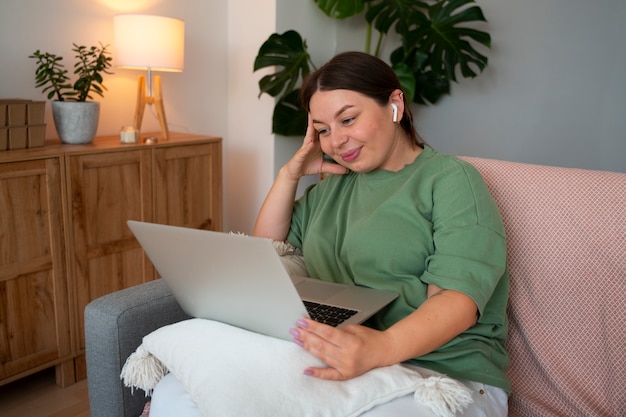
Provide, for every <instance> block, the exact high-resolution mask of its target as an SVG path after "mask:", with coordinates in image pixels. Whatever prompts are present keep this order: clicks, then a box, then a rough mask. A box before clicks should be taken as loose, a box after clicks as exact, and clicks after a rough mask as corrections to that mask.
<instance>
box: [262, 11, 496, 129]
mask: <svg viewBox="0 0 626 417" xmlns="http://www.w3.org/2000/svg"><path fill="white" fill-rule="evenodd" d="M313 1H315V3H316V4H317V6H318V7H319V8H320V9H321V10H322V11H323V12H324V13H325V14H326V15H327V16H329V17H331V18H335V19H345V18H348V17H351V16H356V15H359V14H362V15H363V17H364V19H365V21H366V29H367V31H366V42H365V52H367V53H371V54H373V55H375V56H379V54H380V50H381V46H382V44H383V40H384V38H385V36H386V35H387V34H388V33H389V31H390V30H391V29H395V32H396V33H397V34H398V35H399V38H400V43H401V44H400V45H399V46H398V47H397V48H396V49H395V50H393V51H392V52H391V54H390V56H389V61H390V64H391V66H392V68H393V70H394V71H395V72H396V74H397V75H398V78H399V79H400V82H401V84H402V87H403V90H404V92H405V94H406V95H407V97H408V98H409V99H410V100H411V101H412V102H414V103H418V104H428V103H435V102H437V101H438V100H439V99H440V98H441V97H442V96H444V95H446V94H449V93H450V85H451V82H457V76H458V75H459V74H460V75H461V76H462V77H464V78H467V77H475V76H476V75H478V72H482V71H483V69H484V68H485V67H486V66H487V57H486V56H484V55H483V54H481V53H480V52H479V51H478V50H477V49H476V46H478V45H483V46H484V47H486V48H489V47H490V46H491V37H490V35H489V34H488V33H486V32H483V31H481V30H478V29H475V28H472V27H471V25H472V24H475V23H477V22H485V21H486V20H485V17H484V15H483V13H482V11H481V9H480V8H479V7H478V6H477V5H475V3H474V1H473V0H423V1H419V0H313ZM372 29H374V30H375V31H376V32H378V39H377V42H376V46H375V48H374V51H372V37H373V35H374V33H373V32H374V31H373V30H372ZM266 67H277V68H278V69H277V70H276V72H274V73H273V74H269V75H266V76H264V77H263V78H261V80H260V81H259V89H260V93H259V95H261V94H263V93H266V94H269V95H270V96H272V97H276V98H278V100H277V102H276V105H275V107H274V115H273V120H272V131H273V132H274V133H277V134H281V135H284V136H301V135H303V134H304V132H305V130H306V120H307V119H306V113H305V111H304V110H303V109H302V108H301V107H300V105H299V102H298V93H299V87H298V82H299V81H300V80H301V79H302V78H304V77H306V75H307V74H309V72H310V71H311V68H313V69H316V68H315V65H314V64H313V62H312V60H311V57H310V55H309V53H308V52H307V44H306V41H304V40H303V39H302V37H301V36H300V34H299V33H298V32H296V31H294V30H289V31H287V32H285V33H283V34H280V35H279V34H276V33H275V34H272V35H271V36H270V37H269V38H268V39H267V40H266V41H265V42H264V43H263V45H261V48H260V49H259V52H258V54H257V57H256V59H255V62H254V71H257V70H259V69H262V68H266Z"/></svg>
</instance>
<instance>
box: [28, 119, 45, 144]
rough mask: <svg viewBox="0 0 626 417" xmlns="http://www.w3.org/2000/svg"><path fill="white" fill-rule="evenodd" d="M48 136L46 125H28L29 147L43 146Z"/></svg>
mask: <svg viewBox="0 0 626 417" xmlns="http://www.w3.org/2000/svg"><path fill="white" fill-rule="evenodd" d="M45 138H46V125H45V124H40V125H28V141H27V143H26V147H27V148H39V147H41V146H43V144H44V142H45Z"/></svg>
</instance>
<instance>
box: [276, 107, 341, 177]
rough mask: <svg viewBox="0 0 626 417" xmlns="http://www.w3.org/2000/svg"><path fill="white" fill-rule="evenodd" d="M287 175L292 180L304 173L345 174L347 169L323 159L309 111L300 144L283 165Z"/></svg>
mask: <svg viewBox="0 0 626 417" xmlns="http://www.w3.org/2000/svg"><path fill="white" fill-rule="evenodd" d="M284 168H285V173H286V174H287V176H288V177H289V178H290V179H291V180H294V181H297V180H299V179H300V177H302V176H304V175H319V174H346V173H347V172H348V169H347V168H346V167H344V166H341V165H339V164H336V163H333V162H329V161H325V160H324V153H323V152H322V147H321V145H320V141H319V136H318V133H317V131H316V130H315V128H313V120H312V118H311V114H310V113H309V120H308V126H307V129H306V134H305V135H304V140H303V141H302V146H301V147H300V149H298V151H297V152H296V153H295V154H294V156H293V157H292V158H291V159H290V160H289V162H287V164H286V165H285V166H284Z"/></svg>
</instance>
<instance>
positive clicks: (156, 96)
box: [135, 75, 170, 140]
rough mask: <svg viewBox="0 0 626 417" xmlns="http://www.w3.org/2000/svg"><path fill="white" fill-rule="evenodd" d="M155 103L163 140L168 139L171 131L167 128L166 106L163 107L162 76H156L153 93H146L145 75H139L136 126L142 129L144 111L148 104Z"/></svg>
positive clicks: (139, 129)
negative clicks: (149, 94) (150, 94)
mask: <svg viewBox="0 0 626 417" xmlns="http://www.w3.org/2000/svg"><path fill="white" fill-rule="evenodd" d="M147 104H148V105H152V104H154V106H155V109H156V114H157V118H158V119H159V125H160V126H161V134H162V135H163V138H162V139H163V140H168V139H169V136H170V133H169V130H168V129H167V121H166V119H165V108H164V107H163V93H162V90H161V77H160V76H158V75H155V76H154V87H153V95H152V96H148V95H146V79H145V77H144V76H143V75H141V76H139V84H138V88H137V105H136V107H135V128H136V129H137V131H139V132H140V131H141V123H142V121H143V112H144V110H145V108H146V105H147Z"/></svg>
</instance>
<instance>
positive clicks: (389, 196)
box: [288, 147, 510, 391]
mask: <svg viewBox="0 0 626 417" xmlns="http://www.w3.org/2000/svg"><path fill="white" fill-rule="evenodd" d="M288 240H289V242H290V243H291V244H292V245H294V246H296V247H298V248H300V249H302V250H303V252H304V258H305V263H306V267H307V270H308V272H309V275H310V276H311V277H315V278H319V279H323V280H328V281H334V282H342V283H349V284H355V285H362V286H365V287H370V288H381V289H386V290H392V291H395V292H397V293H399V294H400V296H399V297H398V299H396V301H394V302H393V303H392V304H391V305H390V306H389V307H387V308H386V309H385V310H383V311H382V312H380V313H379V314H377V315H376V316H375V317H373V318H372V319H371V320H370V321H369V322H368V323H367V324H368V325H370V326H372V327H374V328H377V329H381V330H383V329H386V328H388V327H390V326H391V325H393V324H394V323H396V322H397V321H399V320H401V319H402V318H404V317H406V316H407V315H409V314H411V313H412V312H413V311H414V310H415V309H416V308H417V307H419V306H420V305H421V304H422V303H423V302H424V301H425V300H426V298H427V288H428V284H434V285H437V286H439V287H441V288H444V289H450V290H455V291H459V292H461V293H464V294H466V295H468V296H469V297H470V298H472V299H473V300H474V302H475V303H476V305H477V306H478V310H479V318H478V322H477V323H476V325H474V326H473V327H472V328H470V329H468V330H467V331H465V332H464V333H462V334H461V335H459V336H457V337H455V338H454V339H453V340H451V341H450V342H448V343H446V344H445V345H443V346H441V347H440V348H438V349H436V350H435V351H433V352H431V353H429V354H426V355H423V356H420V357H417V358H414V359H413V360H412V361H411V362H412V363H414V364H416V365H418V366H423V367H425V368H429V369H433V370H435V371H438V372H441V373H444V374H447V375H449V376H451V377H454V378H458V379H465V380H471V381H477V382H483V383H485V384H488V385H493V386H496V387H500V388H503V389H505V390H507V391H508V390H510V385H509V381H508V379H507V377H506V375H505V370H506V367H507V366H508V355H507V353H506V351H505V349H504V340H505V338H506V335H507V330H508V323H507V318H506V304H507V298H508V288H509V282H508V273H507V269H506V241H505V233H504V227H503V225H502V219H501V217H500V213H499V211H498V207H497V206H496V204H495V202H494V201H493V198H492V197H491V195H490V193H489V191H488V189H487V187H486V185H485V183H484V182H483V179H482V177H481V176H480V174H479V173H478V172H477V171H476V169H475V168H474V167H473V166H472V165H471V164H469V163H466V162H464V161H461V160H459V159H457V158H455V157H453V156H450V155H444V154H440V153H438V152H436V151H434V150H432V149H431V148H428V147H427V148H425V149H424V151H423V152H422V153H421V154H420V155H419V156H418V157H417V158H416V159H415V161H414V162H413V163H411V164H409V165H407V166H405V167H404V168H403V169H402V170H400V171H399V172H389V171H384V170H376V171H373V172H368V173H361V174H359V173H353V172H351V173H349V174H346V175H331V176H328V177H326V178H325V179H324V180H323V181H321V182H320V183H319V184H317V185H314V186H312V187H311V188H309V189H307V191H306V192H305V194H304V195H303V196H302V198H301V199H299V200H298V201H297V202H296V204H295V206H294V211H293V216H292V220H291V229H290V231H289V236H288Z"/></svg>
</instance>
